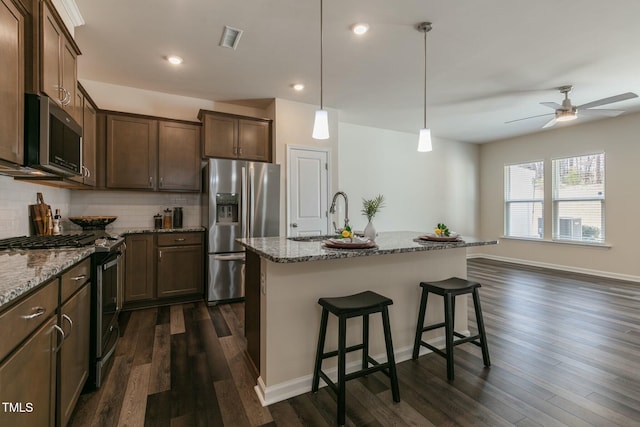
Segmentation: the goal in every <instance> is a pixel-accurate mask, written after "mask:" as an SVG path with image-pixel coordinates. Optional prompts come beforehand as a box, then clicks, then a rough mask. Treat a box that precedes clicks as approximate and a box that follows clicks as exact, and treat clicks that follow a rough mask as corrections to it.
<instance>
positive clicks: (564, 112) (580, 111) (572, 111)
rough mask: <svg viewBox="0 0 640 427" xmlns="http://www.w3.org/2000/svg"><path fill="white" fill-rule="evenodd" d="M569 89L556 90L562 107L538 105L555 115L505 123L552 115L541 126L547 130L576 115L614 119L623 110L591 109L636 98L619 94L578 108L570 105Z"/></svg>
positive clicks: (567, 87) (628, 93)
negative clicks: (552, 110)
mask: <svg viewBox="0 0 640 427" xmlns="http://www.w3.org/2000/svg"><path fill="white" fill-rule="evenodd" d="M571 89H573V86H571V85H567V86H560V87H559V88H558V90H559V91H560V93H562V94H564V100H563V101H562V105H560V104H558V103H557V102H541V103H540V104H542V105H545V106H547V107H549V108H553V109H554V110H556V111H555V113H548V114H540V115H537V116H531V117H525V118H522V119H516V120H510V121H508V122H505V123H513V122H519V121H521V120H528V119H533V118H536V117H544V116H551V115H553V118H551V120H549V121H548V122H547V123H546V124H545V125H544V126H542V127H543V128H548V127H551V126H553V125H555V124H556V123H558V122H568V121H570V120H575V119H577V118H578V115H580V116H583V115H584V116H592V117H597V116H599V117H615V116H619V115H620V114H622V113H624V111H623V110H602V109H595V110H594V109H592V108H593V107H599V106H601V105H606V104H613V103H614V102H620V101H625V100H627V99H631V98H637V97H638V95H636V94H635V93H633V92H627V93H621V94H620V95H615V96H610V97H608V98H602V99H598V100H597V101H592V102H587V103H586V104H582V105H578V106H574V105H572V104H571V100H570V99H569V92H571Z"/></svg>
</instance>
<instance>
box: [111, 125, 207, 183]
mask: <svg viewBox="0 0 640 427" xmlns="http://www.w3.org/2000/svg"><path fill="white" fill-rule="evenodd" d="M106 127H107V129H106V135H107V138H106V163H107V173H106V175H107V176H106V178H107V188H122V189H144V190H151V191H191V192H198V191H200V182H201V178H200V171H201V166H200V125H197V124H191V123H183V122H174V121H169V120H157V119H154V118H147V117H139V116H132V115H120V114H108V115H107V121H106Z"/></svg>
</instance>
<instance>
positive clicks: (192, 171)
mask: <svg viewBox="0 0 640 427" xmlns="http://www.w3.org/2000/svg"><path fill="white" fill-rule="evenodd" d="M158 135H159V140H158V190H180V191H200V182H201V168H200V151H201V150H200V126H199V125H190V124H185V123H176V122H159V123H158Z"/></svg>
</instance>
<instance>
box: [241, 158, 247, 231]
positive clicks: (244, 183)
mask: <svg viewBox="0 0 640 427" xmlns="http://www.w3.org/2000/svg"><path fill="white" fill-rule="evenodd" d="M241 185H242V199H241V201H240V203H242V214H241V215H242V219H241V227H242V230H241V233H242V237H244V238H248V237H249V224H248V221H247V219H248V218H247V215H248V212H249V207H248V206H247V199H248V197H247V189H248V188H247V168H246V167H244V166H243V167H242V182H241Z"/></svg>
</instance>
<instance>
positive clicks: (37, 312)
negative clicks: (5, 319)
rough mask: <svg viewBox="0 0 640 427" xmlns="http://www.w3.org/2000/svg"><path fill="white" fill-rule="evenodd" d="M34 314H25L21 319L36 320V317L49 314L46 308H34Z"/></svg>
mask: <svg viewBox="0 0 640 427" xmlns="http://www.w3.org/2000/svg"><path fill="white" fill-rule="evenodd" d="M31 311H33V313H31V314H23V315H22V316H21V317H22V318H23V319H25V320H31V319H35V318H36V317H40V316H42V315H43V314H45V313H46V312H47V309H46V308H44V307H33V308H32V309H31Z"/></svg>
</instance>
